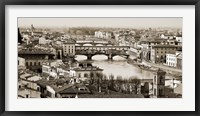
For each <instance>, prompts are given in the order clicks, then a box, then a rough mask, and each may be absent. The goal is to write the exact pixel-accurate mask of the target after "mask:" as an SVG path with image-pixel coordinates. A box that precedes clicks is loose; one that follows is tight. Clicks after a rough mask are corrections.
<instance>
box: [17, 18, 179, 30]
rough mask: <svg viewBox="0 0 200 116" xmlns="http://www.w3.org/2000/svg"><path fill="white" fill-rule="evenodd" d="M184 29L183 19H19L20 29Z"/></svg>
mask: <svg viewBox="0 0 200 116" xmlns="http://www.w3.org/2000/svg"><path fill="white" fill-rule="evenodd" d="M114 19H115V20H114ZM31 24H33V25H34V27H61V28H66V27H113V28H119V27H120V28H158V27H172V28H182V18H181V17H180V18H178V17H171V18H160V17H159V18H147V17H144V18H136V17H135V18H134V17H133V18H126V17H124V18H119V17H112V18H96V17H95V18H71V17H67V18H56V17H55V18H53V17H52V18H48V17H47V18H34V17H33V18H28V17H27V18H18V27H30V26H31Z"/></svg>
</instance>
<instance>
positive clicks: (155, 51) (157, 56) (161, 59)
mask: <svg viewBox="0 0 200 116" xmlns="http://www.w3.org/2000/svg"><path fill="white" fill-rule="evenodd" d="M181 49H182V47H181V46H178V45H155V46H152V48H151V61H152V62H153V63H166V54H167V53H172V54H175V53H176V51H177V50H181Z"/></svg>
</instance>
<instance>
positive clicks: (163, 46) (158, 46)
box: [152, 44, 182, 48]
mask: <svg viewBox="0 0 200 116" xmlns="http://www.w3.org/2000/svg"><path fill="white" fill-rule="evenodd" d="M181 47H182V46H179V45H161V44H159V45H154V46H152V48H181Z"/></svg>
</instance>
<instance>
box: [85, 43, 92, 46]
mask: <svg viewBox="0 0 200 116" xmlns="http://www.w3.org/2000/svg"><path fill="white" fill-rule="evenodd" d="M83 46H93V45H92V44H89V43H86V44H83Z"/></svg>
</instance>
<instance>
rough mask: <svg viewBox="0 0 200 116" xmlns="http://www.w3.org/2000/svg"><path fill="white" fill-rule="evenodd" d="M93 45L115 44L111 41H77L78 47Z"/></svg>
mask: <svg viewBox="0 0 200 116" xmlns="http://www.w3.org/2000/svg"><path fill="white" fill-rule="evenodd" d="M88 44H90V45H92V46H112V45H114V44H113V43H111V42H109V41H76V46H84V45H88Z"/></svg>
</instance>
